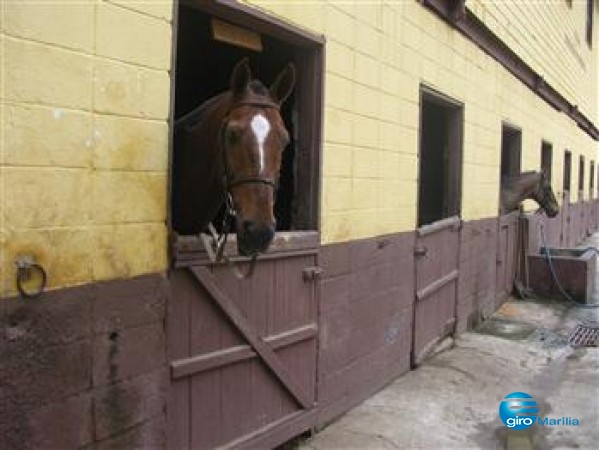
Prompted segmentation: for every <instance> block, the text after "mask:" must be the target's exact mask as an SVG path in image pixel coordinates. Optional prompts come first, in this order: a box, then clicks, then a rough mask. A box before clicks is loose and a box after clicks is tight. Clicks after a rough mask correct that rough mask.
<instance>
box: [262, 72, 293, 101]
mask: <svg viewBox="0 0 599 450" xmlns="http://www.w3.org/2000/svg"><path fill="white" fill-rule="evenodd" d="M294 85H295V66H294V65H293V64H291V63H289V64H287V67H285V69H283V71H282V72H281V73H280V74H279V76H278V77H277V79H276V80H275V82H274V83H273V84H272V85H271V86H270V88H269V89H268V91H269V92H270V96H271V97H272V98H273V99H274V100H275V101H276V102H277V103H278V104H279V105H280V104H281V103H283V102H284V101H285V100H287V97H289V95H290V94H291V91H293V86H294Z"/></svg>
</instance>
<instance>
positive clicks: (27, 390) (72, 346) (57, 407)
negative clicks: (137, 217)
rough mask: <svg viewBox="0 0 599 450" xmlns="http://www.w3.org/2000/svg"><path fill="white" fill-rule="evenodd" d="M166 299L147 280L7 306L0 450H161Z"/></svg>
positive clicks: (2, 314) (162, 284)
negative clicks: (91, 449) (140, 449)
mask: <svg viewBox="0 0 599 450" xmlns="http://www.w3.org/2000/svg"><path fill="white" fill-rule="evenodd" d="M167 295H168V289H167V284H166V280H165V279H164V277H163V276H161V275H146V276H141V277H136V278H134V279H131V280H127V281H108V282H101V283H96V284H93V285H86V286H84V287H74V288H67V289H60V290H57V291H54V292H50V293H48V294H46V295H44V297H43V298H42V299H39V300H28V299H26V300H23V299H19V298H14V299H6V300H3V301H2V309H1V310H0V361H1V362H0V385H2V390H1V391H0V397H1V404H2V408H1V409H0V448H2V449H7V450H8V449H70V448H83V447H85V448H94V449H98V450H100V449H108V448H111V449H118V448H122V449H130V448H153V449H154V448H156V449H157V448H163V447H164V442H165V430H164V428H165V407H166V390H167V386H168V370H167V367H166V357H165V336H164V326H163V321H164V314H165V310H166V297H167ZM92 444H93V445H92Z"/></svg>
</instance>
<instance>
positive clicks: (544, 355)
mask: <svg viewBox="0 0 599 450" xmlns="http://www.w3.org/2000/svg"><path fill="white" fill-rule="evenodd" d="M585 244H586V245H594V246H599V234H597V235H595V236H593V238H592V239H590V240H589V241H588V242H586V243H585ZM598 277H599V273H598ZM596 285H597V286H599V282H598V283H597V284H596ZM592 321H594V322H599V309H598V308H594V309H591V308H580V307H576V306H573V305H571V304H567V303H565V302H563V301H555V302H551V301H546V300H545V301H543V300H538V301H521V300H516V299H511V300H510V301H509V302H508V303H506V304H505V305H504V306H503V307H502V308H501V309H500V310H499V311H497V312H496V313H495V314H494V315H493V316H492V317H491V318H490V319H489V320H487V321H486V322H485V324H484V325H483V326H482V327H481V328H480V329H479V330H477V331H475V332H469V333H464V334H462V335H461V336H459V337H458V338H457V339H456V340H455V341H451V340H450V341H447V342H445V349H444V350H441V351H440V352H439V353H437V354H436V355H435V356H433V357H432V358H430V359H428V360H427V361H425V362H424V363H423V365H422V366H420V367H419V368H418V369H416V370H414V371H411V372H410V373H408V374H406V375H405V376H403V377H400V378H398V379H397V380H395V381H394V382H392V383H391V384H389V385H388V386H387V387H386V388H385V389H383V390H382V391H380V392H379V393H378V394H376V395H375V396H373V397H371V398H370V399H368V400H366V401H365V402H364V403H362V404H361V405H359V406H358V407H356V408H354V409H353V410H351V411H349V412H348V413H347V414H345V415H344V416H343V417H341V418H340V419H339V420H337V421H336V422H334V423H333V424H331V425H329V426H328V427H327V428H325V429H324V430H322V431H321V432H319V433H317V434H316V435H315V436H314V437H312V438H311V439H309V440H307V441H305V442H303V443H302V444H300V445H299V448H301V449H303V450H308V449H318V450H321V449H322V450H324V449H391V448H399V449H413V448H415V449H504V448H507V449H509V450H516V449H523V450H524V449H533V448H534V449H572V448H579V449H597V448H599V348H586V349H585V348H581V349H573V348H571V347H570V346H569V344H568V341H567V340H568V336H569V334H570V332H571V331H572V330H573V329H574V328H575V326H576V325H577V324H578V323H581V322H592ZM515 391H521V392H526V393H528V394H530V395H532V396H533V397H534V399H535V400H536V402H537V403H538V405H539V407H540V411H539V416H541V417H549V418H555V419H558V418H562V417H570V418H576V419H578V420H579V421H580V425H579V426H567V425H561V426H543V425H536V424H535V425H533V426H531V427H530V428H528V429H526V430H522V431H514V430H511V429H510V428H508V427H506V426H505V425H504V424H503V422H502V421H501V419H500V418H499V414H498V408H499V404H500V402H501V401H502V399H503V398H504V397H505V396H506V395H508V394H509V393H511V392H515Z"/></svg>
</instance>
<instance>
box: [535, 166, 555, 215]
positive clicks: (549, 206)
mask: <svg viewBox="0 0 599 450" xmlns="http://www.w3.org/2000/svg"><path fill="white" fill-rule="evenodd" d="M532 198H533V199H534V200H535V201H536V202H537V203H538V204H539V205H540V206H541V208H543V210H544V211H545V214H547V217H555V216H557V213H558V212H559V205H558V204H557V200H556V198H555V194H554V193H553V189H551V181H550V180H549V178H548V177H547V175H546V174H545V171H541V180H540V181H539V185H538V188H537V190H536V191H535V192H534V193H533V194H532Z"/></svg>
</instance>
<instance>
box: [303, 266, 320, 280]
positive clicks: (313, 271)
mask: <svg viewBox="0 0 599 450" xmlns="http://www.w3.org/2000/svg"><path fill="white" fill-rule="evenodd" d="M323 273H324V270H323V269H322V267H318V266H311V267H306V268H305V269H304V270H302V278H303V279H304V281H314V280H317V279H320V277H321V276H322V274H323Z"/></svg>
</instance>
